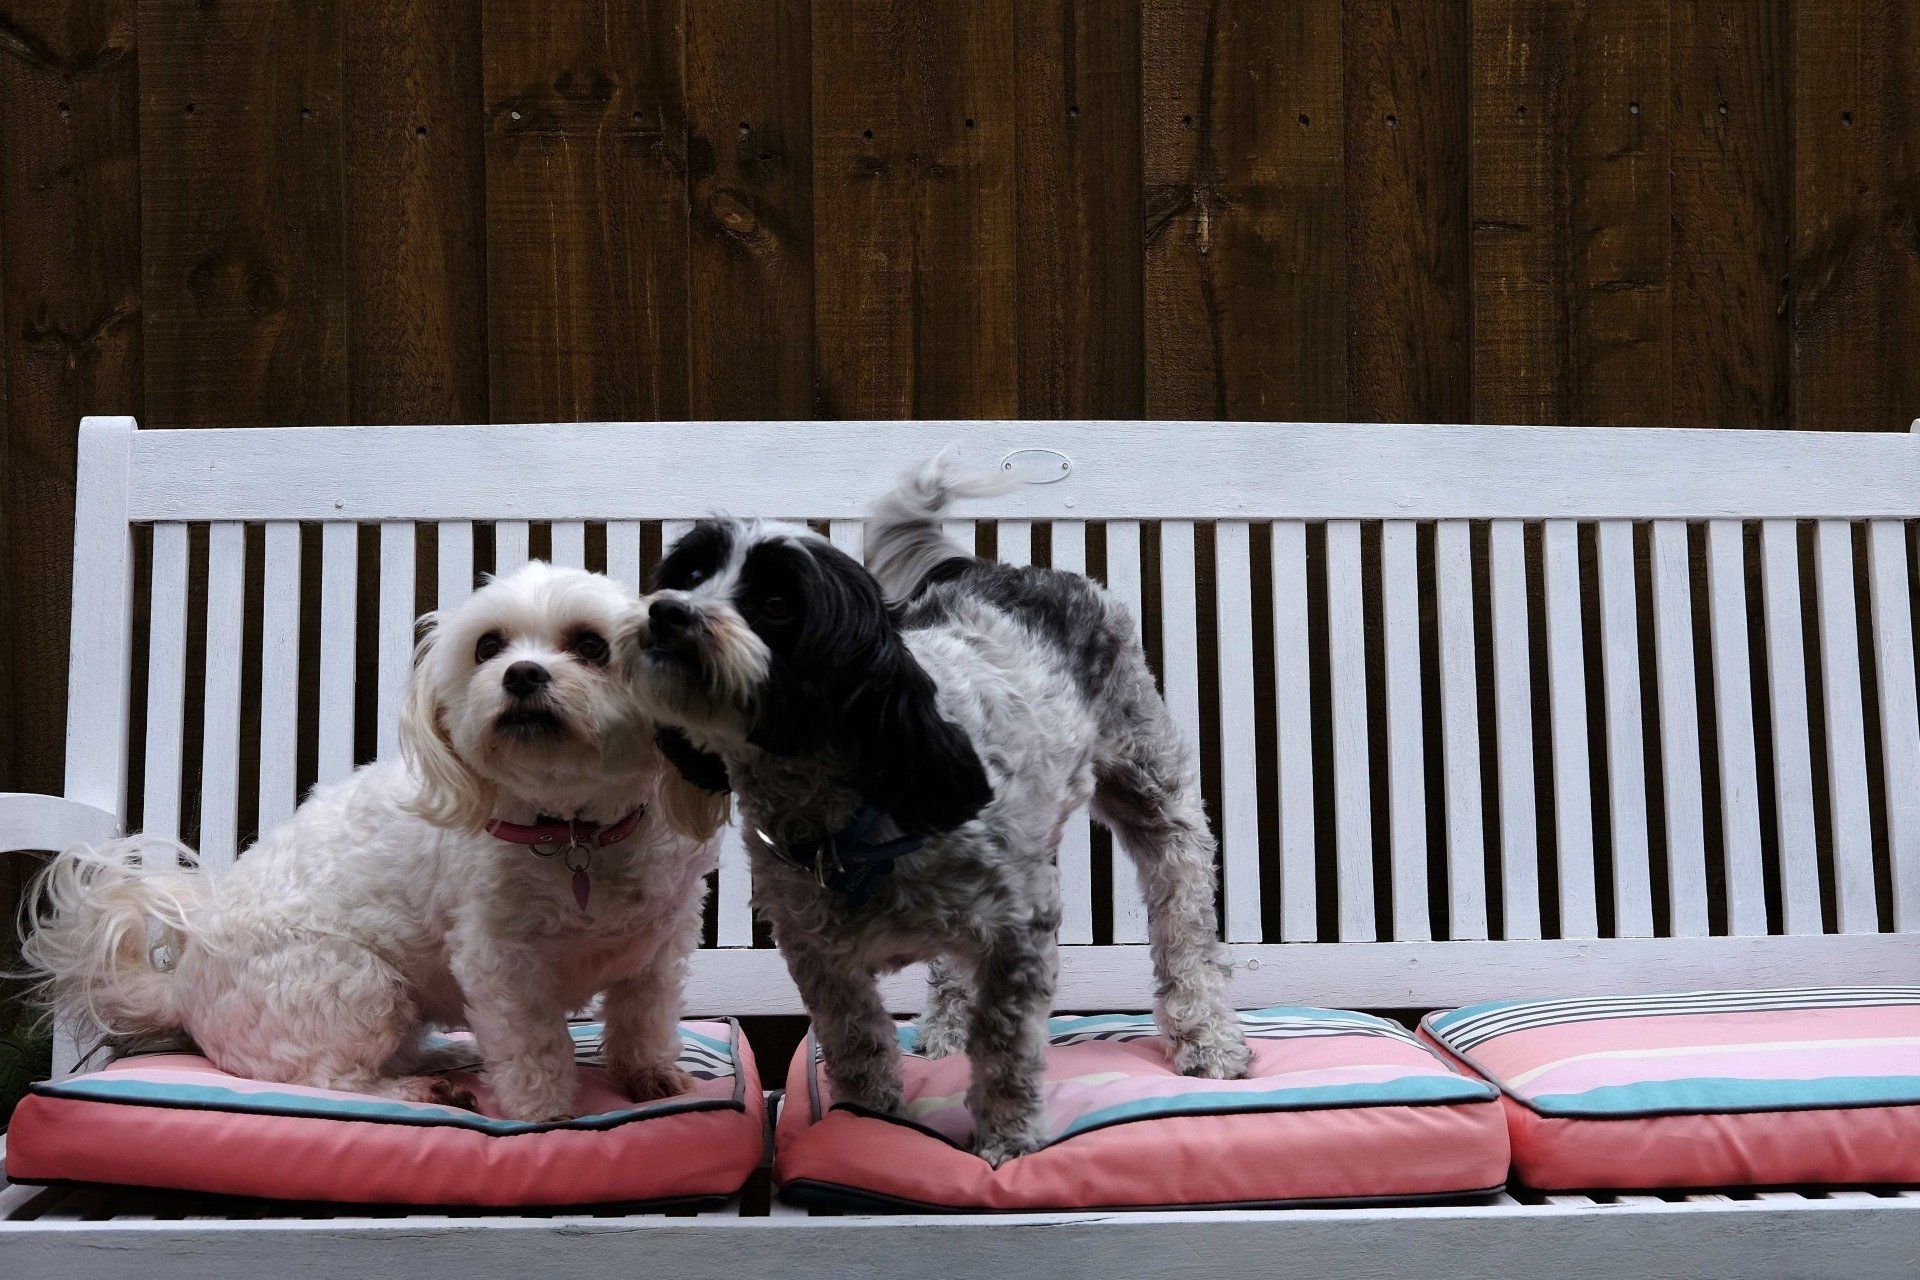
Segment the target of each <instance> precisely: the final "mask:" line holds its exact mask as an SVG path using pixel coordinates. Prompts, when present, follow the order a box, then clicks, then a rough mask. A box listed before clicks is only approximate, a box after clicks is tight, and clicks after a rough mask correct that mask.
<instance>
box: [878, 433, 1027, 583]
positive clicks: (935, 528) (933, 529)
mask: <svg viewBox="0 0 1920 1280" xmlns="http://www.w3.org/2000/svg"><path fill="white" fill-rule="evenodd" d="M953 453H954V451H953V448H952V446H948V447H947V448H945V449H942V450H941V451H940V452H939V453H937V454H935V455H934V456H933V457H931V458H929V459H927V461H925V462H923V463H921V464H920V465H919V466H917V467H915V468H914V469H913V470H911V471H909V472H907V474H906V475H904V476H902V477H901V478H900V483H899V484H898V485H897V486H895V487H894V490H893V492H891V493H889V494H888V495H887V496H886V497H884V498H882V499H880V501H879V503H878V504H877V505H876V506H875V507H874V509H873V515H872V516H871V517H870V518H869V519H868V520H867V568H868V569H869V570H871V571H872V573H873V576H874V577H876V578H878V579H879V580H880V588H881V590H882V591H884V592H886V595H887V599H889V600H908V599H911V598H912V597H913V594H914V592H916V591H918V590H919V589H920V584H921V583H923V582H925V581H926V579H927V575H928V574H930V573H932V572H933V571H934V570H935V569H937V568H939V567H940V566H941V565H943V564H945V563H947V562H948V561H950V560H971V559H973V558H974V553H973V548H971V547H963V546H961V545H960V544H959V543H957V542H955V541H954V540H953V539H952V538H949V537H948V536H947V532H946V528H945V525H944V523H943V521H942V516H943V515H944V514H945V512H946V509H947V507H948V505H949V504H950V503H951V502H952V501H953V500H954V499H955V498H986V497H991V496H992V495H994V494H996V493H1005V492H1006V491H1007V490H1008V489H1010V488H1012V487H1013V482H1010V481H1008V480H1005V479H1002V478H1001V477H999V476H991V475H989V476H962V475H959V474H956V472H955V470H954V465H953Z"/></svg>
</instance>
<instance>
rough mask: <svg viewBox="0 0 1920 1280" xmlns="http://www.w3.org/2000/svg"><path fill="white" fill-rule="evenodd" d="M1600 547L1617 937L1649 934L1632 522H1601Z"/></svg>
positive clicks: (1650, 884) (1644, 765) (1603, 675)
mask: <svg viewBox="0 0 1920 1280" xmlns="http://www.w3.org/2000/svg"><path fill="white" fill-rule="evenodd" d="M1596 535H1597V538H1598V543H1599V552H1600V563H1599V569H1600V671H1601V686H1602V689H1603V691H1604V696H1605V700H1606V701H1605V706H1606V709H1607V799H1608V809H1607V812H1608V814H1609V816H1610V817H1611V819H1612V828H1613V833H1612V834H1613V840H1612V854H1613V859H1612V861H1613V913H1614V914H1613V928H1614V933H1615V934H1616V935H1617V936H1619V937H1622V938H1650V937H1652V936H1653V881H1652V869H1651V867H1652V864H1651V861H1650V857H1649V854H1648V846H1647V772H1646V769H1647V762H1646V752H1645V747H1644V745H1643V742H1642V739H1641V731H1642V723H1641V717H1640V630H1639V618H1640V601H1639V588H1638V586H1637V584H1636V583H1635V582H1634V576H1633V574H1634V552H1633V525H1632V524H1631V523H1630V522H1628V521H1625V520H1603V521H1601V522H1600V525H1599V528H1598V529H1597V531H1596Z"/></svg>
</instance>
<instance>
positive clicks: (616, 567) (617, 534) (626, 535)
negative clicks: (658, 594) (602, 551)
mask: <svg viewBox="0 0 1920 1280" xmlns="http://www.w3.org/2000/svg"><path fill="white" fill-rule="evenodd" d="M607 576H608V577H610V578H612V579H613V580H614V581H615V582H617V583H619V584H620V585H621V586H623V587H625V588H626V589H627V590H629V591H632V592H635V593H638V592H639V590H640V588H641V577H640V522H639V521H638V520H609V521H607Z"/></svg>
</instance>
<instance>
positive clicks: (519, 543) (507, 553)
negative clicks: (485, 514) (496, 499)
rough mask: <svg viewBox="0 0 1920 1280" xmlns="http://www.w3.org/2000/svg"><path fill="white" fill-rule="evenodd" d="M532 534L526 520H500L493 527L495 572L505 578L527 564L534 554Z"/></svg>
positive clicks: (495, 574)
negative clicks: (531, 549)
mask: <svg viewBox="0 0 1920 1280" xmlns="http://www.w3.org/2000/svg"><path fill="white" fill-rule="evenodd" d="M531 544H532V532H531V530H530V529H529V528H528V525H527V522H526V521H525V520H500V521H496V522H495V523H494V526H493V572H494V576H495V577H504V576H506V575H507V574H509V573H512V572H513V571H514V570H515V569H518V568H519V567H520V566H521V565H523V564H525V563H526V562H527V560H528V558H529V557H530V556H531V554H532V552H531V551H530V550H529V548H530V546H531Z"/></svg>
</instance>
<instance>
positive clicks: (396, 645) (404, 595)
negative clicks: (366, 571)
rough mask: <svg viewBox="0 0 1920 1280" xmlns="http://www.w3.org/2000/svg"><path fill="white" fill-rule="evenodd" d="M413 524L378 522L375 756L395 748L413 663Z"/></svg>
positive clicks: (393, 521)
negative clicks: (377, 659) (377, 750)
mask: <svg viewBox="0 0 1920 1280" xmlns="http://www.w3.org/2000/svg"><path fill="white" fill-rule="evenodd" d="M413 585H414V525H413V522H412V521H411V520H388V521H386V522H384V523H382V524H381V526H380V612H379V622H380V625H379V641H378V642H379V665H378V670H379V675H378V677H377V679H378V686H377V697H376V699H375V706H376V707H377V709H378V710H377V720H376V724H377V725H378V734H379V736H378V741H379V744H380V758H381V759H386V758H387V757H389V756H391V755H393V754H394V753H395V752H397V751H398V750H399V747H400V731H399V726H400V702H401V700H402V699H403V698H404V697H405V696H406V691H407V674H408V672H409V671H410V670H411V669H412V665H413V620H414V600H413Z"/></svg>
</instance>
